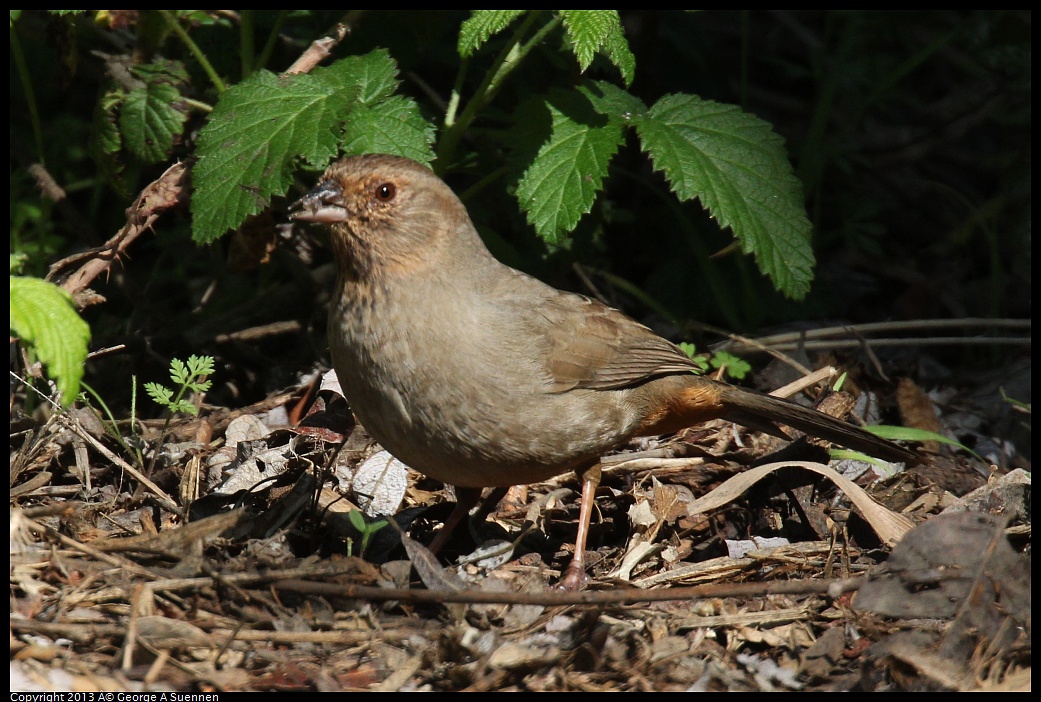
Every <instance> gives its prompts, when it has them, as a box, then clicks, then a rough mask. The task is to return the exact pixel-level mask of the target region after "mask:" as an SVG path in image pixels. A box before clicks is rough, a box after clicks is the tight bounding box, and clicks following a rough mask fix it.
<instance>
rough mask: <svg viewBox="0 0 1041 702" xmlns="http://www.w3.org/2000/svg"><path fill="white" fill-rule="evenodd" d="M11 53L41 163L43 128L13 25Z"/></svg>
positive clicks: (30, 80)
mask: <svg viewBox="0 0 1041 702" xmlns="http://www.w3.org/2000/svg"><path fill="white" fill-rule="evenodd" d="M11 53H12V54H13V55H14V63H15V66H17V68H18V77H19V79H21V81H22V90H23V91H24V92H25V103H26V106H27V107H28V108H29V123H30V124H31V125H32V128H33V140H34V141H35V142H36V158H37V160H39V162H40V163H41V164H43V163H44V160H43V129H42V128H41V127H40V111H39V109H38V108H37V106H36V93H35V91H34V90H33V83H32V79H31V78H30V77H29V66H28V65H26V63H25V54H24V53H23V52H22V44H21V42H20V41H18V34H17V33H16V32H15V31H14V25H12V26H11Z"/></svg>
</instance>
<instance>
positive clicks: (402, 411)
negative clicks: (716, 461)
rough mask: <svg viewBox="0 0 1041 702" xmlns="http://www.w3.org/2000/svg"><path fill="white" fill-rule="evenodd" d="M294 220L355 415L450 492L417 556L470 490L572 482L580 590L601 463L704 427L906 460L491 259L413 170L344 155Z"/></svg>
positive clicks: (399, 161)
mask: <svg viewBox="0 0 1041 702" xmlns="http://www.w3.org/2000/svg"><path fill="white" fill-rule="evenodd" d="M293 207H294V209H295V210H296V211H294V212H293V214H292V218H293V219H295V220H297V221H304V222H321V223H323V224H326V225H328V227H329V230H330V232H331V235H332V236H331V239H332V248H333V251H334V252H335V256H336V264H337V271H338V280H337V283H336V285H337V287H336V290H335V292H334V295H333V297H332V305H331V309H330V312H329V347H330V349H331V351H332V358H333V366H334V367H335V369H336V375H337V376H338V378H339V380H340V385H341V387H342V389H343V393H344V395H345V396H346V398H347V401H348V402H349V403H350V406H351V409H352V410H353V411H354V412H355V414H356V415H357V417H358V419H359V420H360V421H361V423H362V425H363V426H364V427H365V428H366V429H367V430H368V431H369V432H370V433H371V434H372V436H373V437H374V438H375V439H376V440H377V441H379V443H380V444H382V445H383V446H384V448H386V449H387V450H388V451H390V452H391V453H392V454H393V455H394V456H396V457H397V458H398V459H400V460H401V461H403V462H404V463H406V464H407V465H409V466H411V467H412V468H414V469H415V470H418V471H420V472H421V473H424V474H426V475H428V476H430V477H433V478H436V479H438V480H441V481H444V482H445V483H449V484H451V485H454V486H456V488H457V493H456V494H457V497H458V502H457V506H456V508H455V511H454V512H453V513H452V515H451V516H450V517H449V518H448V520H447V521H446V523H445V526H444V528H443V529H442V531H441V532H440V534H438V536H437V537H436V538H435V540H434V543H433V544H432V545H431V550H435V551H436V549H437V548H439V547H440V546H441V545H442V544H443V543H444V541H445V540H446V539H447V538H448V535H449V534H450V533H451V530H452V529H453V528H454V527H455V526H456V525H457V524H458V523H459V522H460V521H461V520H462V519H463V518H464V517H465V516H466V515H467V514H468V513H469V510H470V509H471V508H472V507H473V506H474V505H476V504H477V502H478V501H479V499H480V495H481V489H482V488H485V487H495V488H502V489H503V490H504V489H505V488H506V487H509V486H511V485H517V484H522V483H533V482H538V481H542V480H546V479H548V478H550V477H553V476H555V475H559V474H562V473H565V472H567V471H572V470H573V471H575V472H576V473H577V474H578V476H579V478H580V481H581V483H582V501H581V508H580V512H579V522H578V535H577V537H576V544H575V555H574V558H573V560H572V562H571V564H570V565H569V566H568V568H567V570H566V571H565V573H564V575H563V577H562V581H561V583H562V586H564V587H567V588H569V589H574V588H577V587H580V586H581V584H582V583H583V582H584V580H585V565H584V552H585V545H586V537H587V534H588V531H589V520H590V516H591V513H592V508H593V498H594V492H595V490H596V487H597V485H598V484H599V482H600V463H599V459H600V457H601V456H602V455H604V454H605V453H607V452H608V451H610V450H611V449H614V448H616V447H618V446H620V445H622V444H624V443H625V442H627V441H628V440H629V439H631V438H633V437H637V436H649V435H658V434H667V433H670V432H675V431H679V430H680V429H683V428H685V427H689V426H691V425H694V424H698V423H699V422H705V421H708V420H712V419H719V418H723V419H727V420H731V421H734V422H737V423H739V424H744V425H747V426H751V427H753V428H759V429H766V430H769V431H771V432H772V433H777V434H780V435H781V436H784V434H783V433H782V432H781V430H780V429H779V428H778V427H777V426H776V424H785V425H788V426H790V427H793V428H795V429H798V430H800V431H803V432H806V433H807V434H811V435H814V436H818V437H820V438H823V439H827V440H829V441H834V442H835V443H838V444H841V445H843V446H847V447H849V448H852V449H856V450H859V451H864V452H866V453H870V454H873V455H876V456H879V457H881V458H886V459H891V460H895V461H910V460H912V459H913V458H914V454H912V453H911V452H910V451H908V450H906V449H904V448H901V447H900V446H897V445H896V444H893V443H890V442H888V441H885V440H883V439H880V438H878V437H876V436H874V435H873V434H870V433H868V432H866V431H863V430H861V429H858V428H856V427H854V426H852V425H850V424H847V423H845V422H842V421H839V420H837V419H834V418H833V417H830V416H827V415H825V414H822V413H820V412H817V411H815V410H811V409H806V408H804V407H802V406H800V405H797V404H795V403H792V402H789V401H786V400H781V399H777V398H774V397H770V396H768V395H763V394H760V393H757V392H754V391H750V390H744V389H741V388H737V387H733V386H730V385H727V384H725V383H721V382H717V381H714V380H710V379H708V378H705V377H703V376H698V375H694V374H693V373H691V370H692V369H693V368H694V364H693V363H692V362H691V360H690V359H689V358H688V357H687V356H686V354H684V353H683V351H681V350H680V349H679V348H678V347H676V346H675V345H674V344H672V343H671V342H669V341H666V340H665V339H663V338H661V337H659V336H658V335H657V334H655V333H654V332H652V331H651V330H650V329H648V328H647V327H645V326H643V325H642V324H639V323H638V322H635V321H633V320H632V319H630V318H629V317H627V316H625V315H624V314H622V313H621V312H619V311H617V310H615V309H612V308H610V307H607V306H606V305H603V304H601V303H599V302H596V301H595V300H590V299H588V298H586V297H583V296H581V295H576V294H574V293H568V292H562V291H560V290H556V289H555V288H552V287H550V286H548V285H546V284H545V283H542V282H541V281H539V280H536V279H535V278H532V277H531V276H529V275H526V274H525V273H521V272H520V271H517V270H514V269H513V268H510V267H508V266H506V265H504V264H502V263H500V262H499V261H498V260H496V259H495V258H494V257H493V256H492V255H491V253H490V252H489V251H488V249H487V248H486V247H485V245H484V243H483V242H482V241H481V238H480V236H479V235H478V234H477V230H476V229H475V228H474V225H473V223H472V222H471V221H470V217H469V215H468V214H467V211H466V208H465V207H464V206H463V203H462V202H460V201H459V198H457V197H456V196H455V194H454V193H453V192H452V190H451V189H450V188H449V187H448V186H447V185H446V184H445V183H444V182H443V181H442V180H441V179H440V178H438V177H437V176H436V175H435V174H434V173H433V172H432V171H431V170H430V169H429V168H427V167H425V166H423V165H421V164H419V163H416V162H415V161H411V160H409V159H406V158H400V157H397V156H388V155H382V154H369V155H364V156H352V157H349V158H345V159H343V160H341V161H338V162H337V163H334V164H333V165H331V166H330V167H329V168H328V170H326V172H325V175H324V177H323V178H322V180H321V182H320V183H319V184H318V186H317V187H316V188H315V189H314V190H313V191H312V192H311V193H309V194H308V195H306V196H304V197H303V198H301V199H300V200H299V201H298V202H297V203H296V204H295V205H294V206H293ZM503 490H500V491H498V493H497V494H498V497H501V495H502V492H503ZM490 499H491V498H490ZM496 499H497V498H496Z"/></svg>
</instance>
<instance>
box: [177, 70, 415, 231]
mask: <svg viewBox="0 0 1041 702" xmlns="http://www.w3.org/2000/svg"><path fill="white" fill-rule="evenodd" d="M396 75H397V67H396V64H395V63H394V60H393V59H392V58H391V57H390V54H388V53H387V52H386V51H384V50H379V51H373V52H371V53H368V54H366V55H364V56H352V57H349V58H346V59H341V60H340V61H337V62H336V63H334V64H333V65H331V66H329V67H327V68H319V69H315V70H314V71H312V72H311V73H310V74H306V75H295V76H275V75H274V74H272V73H269V72H267V71H260V72H257V73H255V74H254V75H253V76H251V77H250V78H249V79H247V80H245V81H243V82H242V83H240V84H239V85H237V86H234V87H233V88H230V89H229V90H227V91H226V92H225V93H224V94H223V95H222V96H221V99H220V101H219V102H218V103H217V106H216V108H215V109H214V111H213V113H212V114H211V115H210V119H209V122H208V124H207V125H206V127H204V128H203V130H202V132H201V133H200V135H199V149H198V151H199V154H200V158H199V161H198V162H197V163H196V165H195V167H194V169H193V172H192V176H193V181H194V184H195V193H194V195H193V197H192V216H193V231H194V233H193V237H194V238H195V240H196V241H197V242H200V243H208V242H210V241H213V240H214V239H216V238H217V237H219V236H221V235H223V234H224V233H225V232H226V231H227V230H228V229H232V228H235V227H238V226H239V225H240V224H241V223H242V222H243V221H244V220H245V218H246V217H247V216H249V215H251V214H256V213H257V212H260V211H261V210H262V209H263V208H264V207H266V206H267V204H268V202H269V201H270V198H271V196H272V195H274V194H282V193H284V192H285V191H286V190H287V189H288V188H289V184H290V183H291V182H292V172H293V170H294V168H295V164H294V160H295V159H296V158H297V157H301V158H303V159H304V160H306V161H307V162H308V163H309V164H311V166H313V167H314V168H324V167H325V165H326V164H327V163H328V162H329V161H330V160H332V158H333V157H334V156H335V155H336V154H337V152H338V148H337V146H338V144H339V141H340V135H341V131H342V129H343V124H344V123H345V122H346V123H348V124H350V123H351V122H352V121H355V120H356V121H357V122H358V124H361V125H365V127H366V128H373V129H375V132H376V136H375V138H374V139H373V140H372V141H373V143H378V144H380V146H381V150H383V151H385V152H389V153H399V154H400V155H410V156H423V154H424V150H423V149H422V148H421V147H420V146H419V143H420V142H421V141H422V140H423V139H426V140H427V141H428V142H429V139H430V138H432V133H428V132H426V131H425V126H424V127H421V126H420V125H419V123H418V121H417V120H418V119H420V117H419V114H418V110H413V109H412V103H411V102H410V101H407V100H406V101H402V100H399V99H397V98H391V97H390V96H391V94H392V93H393V92H394V90H395V89H396V87H397V84H398V83H397V79H396ZM384 101H385V102H387V103H388V105H387V106H386V107H381V105H382V103H383V102H384ZM406 108H407V109H406ZM417 134H418V135H419V136H418V137H417ZM428 134H429V138H428V136H427V135H428ZM346 138H347V139H348V140H349V141H352V142H353V141H354V140H355V139H356V138H357V134H354V133H353V132H352V133H350V134H348V135H347V137H346ZM370 145H371V144H370V143H364V144H362V146H363V147H366V148H367V147H369V146H370ZM398 148H400V149H402V150H404V153H401V152H399V151H398V150H397V149H398ZM425 159H426V160H427V161H429V160H431V157H429V156H426V157H425ZM420 160H422V159H420Z"/></svg>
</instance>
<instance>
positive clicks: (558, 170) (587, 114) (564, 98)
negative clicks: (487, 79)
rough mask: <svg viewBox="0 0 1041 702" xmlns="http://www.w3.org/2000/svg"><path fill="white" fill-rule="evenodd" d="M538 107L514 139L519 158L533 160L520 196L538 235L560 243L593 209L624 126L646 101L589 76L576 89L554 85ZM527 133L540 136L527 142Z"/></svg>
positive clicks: (521, 182) (520, 182)
mask: <svg viewBox="0 0 1041 702" xmlns="http://www.w3.org/2000/svg"><path fill="white" fill-rule="evenodd" d="M539 109H540V110H541V114H532V115H531V116H530V118H525V119H522V120H520V122H519V123H520V124H523V125H524V132H526V134H523V135H521V136H520V137H519V138H518V140H517V142H516V143H517V148H518V151H519V152H521V153H519V156H518V159H517V160H519V161H522V162H524V163H528V164H530V165H529V166H528V167H527V169H526V170H525V171H524V174H523V175H522V176H521V177H520V180H519V181H518V184H517V200H518V202H519V203H520V206H521V209H522V210H524V211H525V212H526V213H527V216H528V221H529V222H530V223H531V224H532V225H533V226H534V227H535V229H536V231H537V232H538V234H539V236H541V237H542V238H543V239H545V240H546V241H548V242H550V243H559V242H560V240H561V239H562V238H563V237H562V235H563V234H564V233H566V232H569V231H571V230H572V229H574V228H575V225H576V224H578V221H579V219H580V218H581V217H582V215H583V214H586V213H587V212H589V211H590V209H592V206H593V202H594V201H595V199H596V195H597V193H599V192H600V190H601V189H602V185H603V179H604V176H606V175H607V167H608V164H609V162H610V160H611V158H612V157H613V156H614V154H615V152H617V150H618V146H619V145H620V144H621V143H622V140H623V138H624V130H623V127H624V126H625V125H626V124H627V123H628V121H629V120H630V119H631V118H632V115H633V114H634V113H642V112H644V111H646V107H644V105H643V103H642V102H640V100H639V99H638V98H635V97H633V96H632V95H629V94H628V93H627V92H625V91H624V90H621V89H620V88H618V87H616V86H614V85H612V84H610V83H601V82H589V83H586V84H584V85H582V86H580V87H579V89H578V90H577V91H574V90H571V91H565V90H554V91H553V92H551V93H550V95H549V97H548V99H547V100H545V101H544V102H543V103H542V104H541V105H540V106H539ZM543 123H545V124H546V126H545V127H544V128H542V127H540V125H542V124H543ZM525 137H527V138H528V139H531V138H538V139H542V141H541V142H540V143H538V144H527V143H526V141H527V140H526V139H525Z"/></svg>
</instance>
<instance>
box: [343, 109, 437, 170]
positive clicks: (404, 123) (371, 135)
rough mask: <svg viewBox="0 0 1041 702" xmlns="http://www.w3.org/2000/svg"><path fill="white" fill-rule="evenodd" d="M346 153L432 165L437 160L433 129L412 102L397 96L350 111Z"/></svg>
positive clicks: (345, 131) (345, 140)
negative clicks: (384, 155) (383, 155)
mask: <svg viewBox="0 0 1041 702" xmlns="http://www.w3.org/2000/svg"><path fill="white" fill-rule="evenodd" d="M343 142H344V146H343V151H344V153H348V154H365V153H389V154H397V155H399V156H407V157H408V158H411V159H414V160H416V161H420V162H422V163H430V162H431V161H433V160H434V152H433V150H432V149H431V146H430V145H431V144H433V143H434V125H433V124H431V123H430V122H428V121H427V120H426V119H425V118H424V117H423V115H422V114H421V113H420V111H419V106H418V105H416V103H415V102H414V101H413V100H412V98H406V97H403V96H401V95H395V96H393V97H390V98H388V99H386V100H384V101H383V102H380V103H377V104H375V105H372V106H371V107H370V106H367V105H362V106H359V107H356V108H355V109H354V110H352V111H351V117H350V119H349V120H347V122H346V124H345V125H344V132H343Z"/></svg>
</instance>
